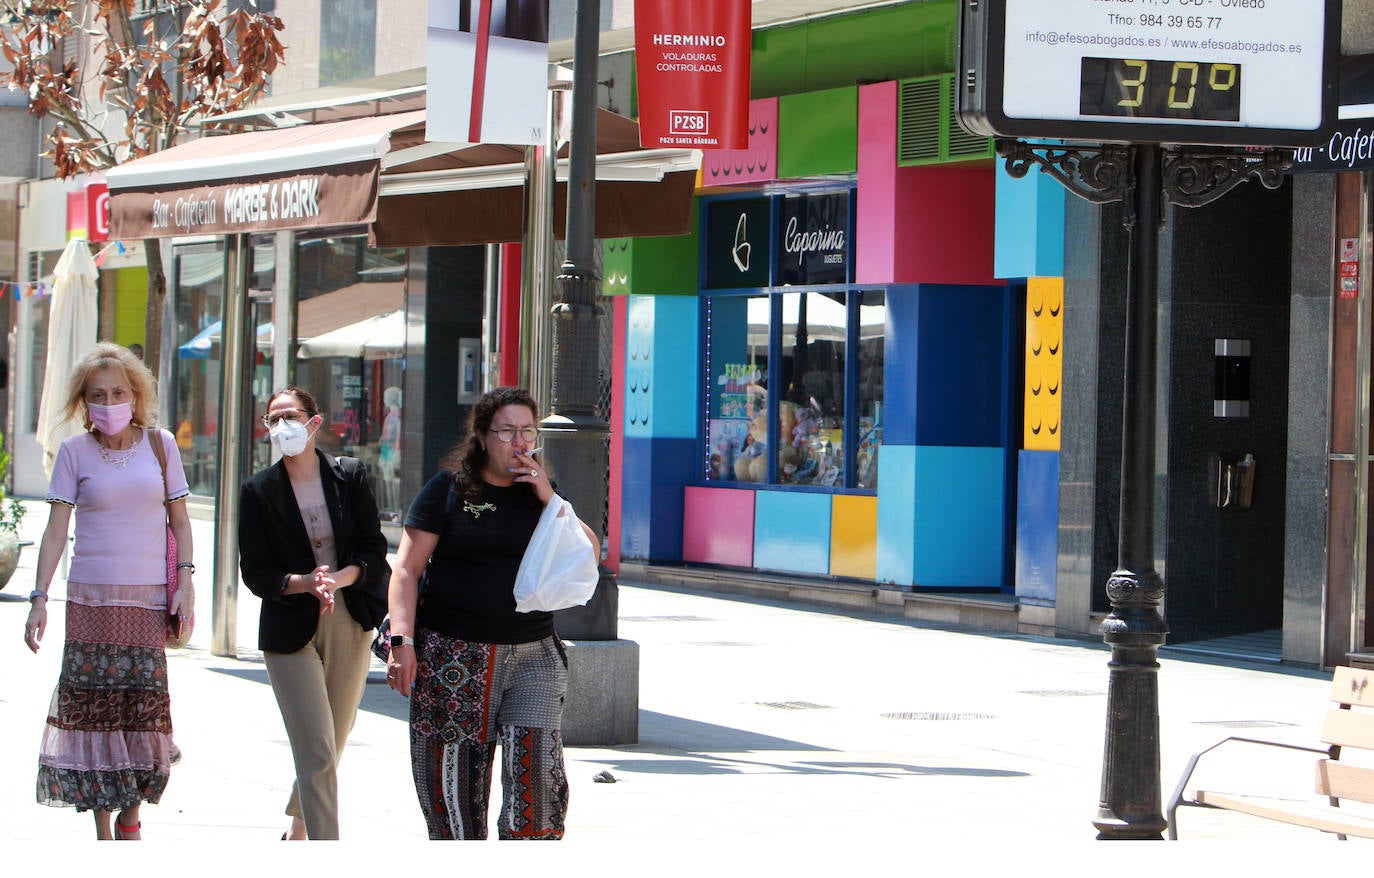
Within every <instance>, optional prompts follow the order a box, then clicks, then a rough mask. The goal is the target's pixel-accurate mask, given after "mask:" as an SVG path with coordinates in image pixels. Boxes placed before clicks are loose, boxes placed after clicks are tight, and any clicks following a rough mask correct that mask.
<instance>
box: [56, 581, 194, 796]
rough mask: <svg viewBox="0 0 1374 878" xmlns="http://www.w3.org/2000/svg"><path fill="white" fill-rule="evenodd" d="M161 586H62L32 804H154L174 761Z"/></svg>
mask: <svg viewBox="0 0 1374 878" xmlns="http://www.w3.org/2000/svg"><path fill="white" fill-rule="evenodd" d="M166 605H167V591H166V586H165V585H89V584H84V583H76V582H70V583H68V584H67V639H66V644H65V645H64V647H63V652H62V671H61V674H60V676H59V677H58V680H57V690H56V691H55V692H54V693H53V698H52V705H51V706H50V707H49V709H48V722H47V725H46V726H45V727H44V730H43V741H42V746H41V750H40V752H39V755H38V801H39V803H40V804H44V805H54V806H68V805H74V806H75V807H76V809H77V810H78V811H86V810H92V809H94V810H100V811H119V810H123V809H125V808H131V807H133V806H135V805H137V804H139V803H140V802H157V801H158V800H159V799H160V798H161V797H162V792H163V790H164V789H166V787H167V780H168V778H169V777H170V775H171V766H172V763H174V762H176V761H177V760H178V759H180V757H181V754H180V753H179V752H178V751H177V748H176V745H175V744H173V743H172V711H171V701H170V699H169V697H168V694H167V653H166V652H165V651H164V649H163V643H164V642H165V640H166V616H167V610H166Z"/></svg>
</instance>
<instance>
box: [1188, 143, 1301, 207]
mask: <svg viewBox="0 0 1374 878" xmlns="http://www.w3.org/2000/svg"><path fill="white" fill-rule="evenodd" d="M1292 166H1293V150H1291V149H1269V150H1265V151H1264V152H1262V153H1244V152H1226V151H1209V150H1199V149H1188V150H1179V151H1177V152H1174V151H1171V152H1167V153H1166V154H1165V159H1164V175H1163V176H1164V197H1165V198H1167V199H1168V200H1169V202H1170V203H1172V204H1176V205H1178V206H1179V207H1201V206H1203V205H1204V204H1210V203H1211V202H1213V201H1216V200H1217V199H1218V198H1220V197H1221V196H1223V195H1225V194H1226V193H1227V192H1230V191H1231V190H1232V189H1234V188H1236V187H1237V186H1239V185H1240V184H1241V183H1244V182H1245V181H1247V180H1249V179H1251V178H1253V179H1256V180H1258V181H1259V182H1260V185H1262V186H1264V188H1266V189H1277V188H1279V186H1280V185H1282V183H1283V177H1284V172H1285V171H1287V170H1288V169H1289V168H1291V167H1292Z"/></svg>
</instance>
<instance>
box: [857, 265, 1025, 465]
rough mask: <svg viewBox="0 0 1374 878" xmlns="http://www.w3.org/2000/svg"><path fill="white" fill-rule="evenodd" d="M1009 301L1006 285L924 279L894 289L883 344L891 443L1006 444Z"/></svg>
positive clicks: (885, 435) (1010, 370) (886, 427)
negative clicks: (951, 283)
mask: <svg viewBox="0 0 1374 878" xmlns="http://www.w3.org/2000/svg"><path fill="white" fill-rule="evenodd" d="M1012 301H1013V296H1012V290H1011V288H1010V287H1006V286H948V285H936V284H924V285H920V286H902V287H894V288H892V289H890V290H889V292H888V296H887V325H886V331H887V336H886V338H885V340H884V342H883V358H884V362H883V421H884V425H883V441H884V442H885V443H886V444H888V445H977V446H985V447H991V446H1003V445H1005V443H1006V441H1007V425H1008V420H1009V417H1010V415H1009V411H1010V406H1011V379H1012V374H1013V368H1012V367H1013V362H1012V352H1013V349H1014V346H1013V345H1012V340H1011V328H1012V322H1013V320H1012V318H1013V315H1012V312H1011V307H1012ZM1018 356H1019V355H1018ZM1017 392H1018V393H1019V392H1020V390H1019V388H1018V389H1017Z"/></svg>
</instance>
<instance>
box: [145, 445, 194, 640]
mask: <svg viewBox="0 0 1374 878" xmlns="http://www.w3.org/2000/svg"><path fill="white" fill-rule="evenodd" d="M144 438H146V439H147V440H148V444H149V445H151V446H152V447H153V456H154V457H156V458H157V465H158V466H159V467H161V468H162V496H163V497H164V498H165V497H166V496H167V452H166V450H165V449H164V448H163V446H162V431H161V430H145V431H144ZM162 505H163V506H164V507H166V505H167V501H166V500H165V499H164V500H163V501H162ZM179 578H180V577H179V576H178V568H177V538H176V536H175V535H174V534H173V533H172V526H171V525H170V524H169V525H168V526H167V644H166V645H167V648H168V649H181V648H182V647H184V646H185V645H186V644H187V643H190V641H191V631H192V630H193V629H194V628H195V624H196V613H195V610H194V609H193V610H192V611H191V612H190V613H188V614H187V615H186V618H185V619H182V618H181V617H179V616H177V615H176V614H174V613H173V612H172V597H173V595H175V594H176V593H177V589H178V588H179V587H180V583H179V582H178V579H179Z"/></svg>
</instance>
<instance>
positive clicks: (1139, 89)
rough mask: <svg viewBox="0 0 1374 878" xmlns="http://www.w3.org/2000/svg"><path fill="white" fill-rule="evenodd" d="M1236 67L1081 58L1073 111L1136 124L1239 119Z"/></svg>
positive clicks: (1238, 79)
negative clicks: (1140, 121) (1141, 121)
mask: <svg viewBox="0 0 1374 878" xmlns="http://www.w3.org/2000/svg"><path fill="white" fill-rule="evenodd" d="M1240 89H1241V65H1239V64H1222V63H1217V62H1212V61H1188V60H1171V61H1160V60H1149V59H1141V58H1083V59H1082V63H1081V66H1080V73H1079V84H1078V111H1079V113H1080V114H1082V115H1084V116H1109V117H1118V118H1119V117H1128V118H1141V119H1194V120H1198V121H1207V122H1236V121H1238V120H1239V119H1240Z"/></svg>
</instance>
